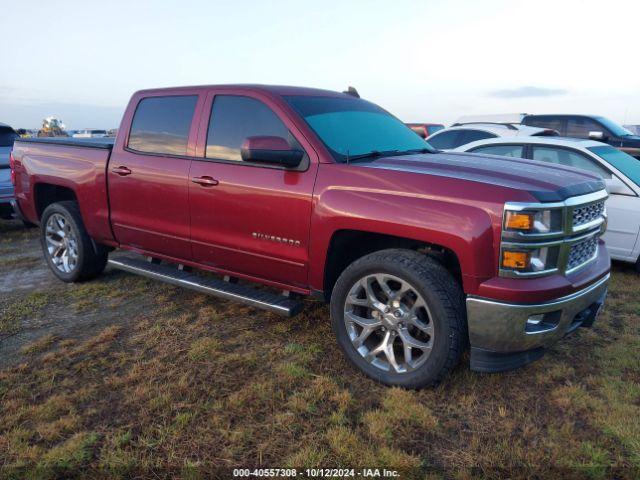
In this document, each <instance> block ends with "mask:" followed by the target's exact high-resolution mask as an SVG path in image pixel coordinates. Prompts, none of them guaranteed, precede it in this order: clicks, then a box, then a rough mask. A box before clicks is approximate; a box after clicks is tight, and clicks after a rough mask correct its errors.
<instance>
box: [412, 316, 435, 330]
mask: <svg viewBox="0 0 640 480" xmlns="http://www.w3.org/2000/svg"><path fill="white" fill-rule="evenodd" d="M408 323H410V324H411V325H413V326H414V327H416V328H418V329H420V330H422V331H423V332H424V333H427V334H429V335H432V334H433V325H432V324H431V322H429V323H425V322H423V321H422V320H420V319H419V318H418V317H417V316H416V315H414V316H412V317H410V318H409V320H408Z"/></svg>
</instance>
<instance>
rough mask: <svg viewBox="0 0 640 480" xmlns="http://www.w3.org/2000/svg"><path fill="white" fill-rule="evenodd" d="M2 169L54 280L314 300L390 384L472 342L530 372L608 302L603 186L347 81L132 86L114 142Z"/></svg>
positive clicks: (27, 153)
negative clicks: (403, 114)
mask: <svg viewBox="0 0 640 480" xmlns="http://www.w3.org/2000/svg"><path fill="white" fill-rule="evenodd" d="M11 168H12V171H13V175H12V178H14V180H15V186H16V197H17V209H18V210H19V211H20V212H21V214H22V215H23V216H24V218H25V219H26V220H27V221H29V222H33V223H37V224H39V225H40V226H41V231H42V234H41V235H42V246H43V251H44V255H45V258H46V260H47V262H48V264H49V266H50V268H51V270H52V271H53V273H54V274H55V275H56V276H57V277H58V278H60V279H61V280H63V281H67V282H75V281H81V280H87V279H90V278H93V277H95V276H97V275H98V274H100V273H101V272H102V270H103V269H104V268H105V266H106V265H108V264H109V265H111V266H112V267H114V268H118V269H123V270H126V271H129V272H134V273H137V274H141V275H146V276H148V277H151V278H155V279H158V280H163V281H167V282H170V283H173V284H176V285H182V286H185V287H188V288H192V289H195V290H198V291H202V292H207V293H210V294H213V295H217V296H220V297H223V298H226V299H233V300H236V301H240V302H244V303H246V304H249V305H252V306H255V307H261V308H265V309H268V310H271V311H274V312H278V313H281V314H284V315H294V314H295V313H297V312H298V311H299V309H300V308H301V301H300V298H301V296H302V295H312V296H315V297H316V298H318V299H321V300H325V301H328V302H330V312H331V322H332V328H333V330H334V332H335V335H336V337H337V340H338V344H339V346H340V348H341V349H342V350H343V352H344V354H345V355H346V357H347V358H348V359H349V360H350V361H351V362H353V364H355V365H356V366H357V367H358V368H360V369H361V370H362V371H364V372H365V373H366V374H368V375H369V376H371V377H373V378H374V379H376V380H378V381H381V382H383V383H386V384H390V385H401V386H404V387H411V388H415V387H422V386H425V385H433V384H435V383H437V382H438V381H439V380H441V379H442V378H443V377H444V376H445V375H446V374H447V372H448V371H449V370H450V369H451V368H452V367H453V366H454V365H456V363H457V362H458V361H459V358H460V355H461V353H462V352H463V350H464V349H465V348H467V346H470V348H471V355H470V363H471V368H472V369H474V370H478V371H500V370H505V369H508V368H514V367H518V366H521V365H524V364H525V363H527V362H530V361H532V360H534V359H536V358H538V357H539V356H541V355H542V353H543V351H544V349H545V348H546V347H547V346H549V345H550V344H552V343H553V342H555V341H556V340H558V339H559V338H561V337H562V336H564V335H565V334H566V333H568V332H570V331H572V330H574V329H575V328H577V327H579V326H590V325H591V324H592V323H593V321H594V319H595V318H596V316H597V314H598V312H599V311H600V308H601V306H602V305H603V302H604V298H605V295H606V290H607V282H608V279H609V269H610V261H609V256H608V254H607V250H606V249H605V248H603V243H602V241H601V239H600V236H601V234H602V232H603V230H604V228H605V225H606V212H605V209H604V201H605V198H606V192H605V189H604V184H603V182H602V180H601V179H599V178H598V177H596V176H595V175H591V174H589V173H586V172H581V171H579V170H575V169H573V168H569V167H562V166H556V167H549V166H545V165H544V164H542V163H539V162H536V161H532V160H520V159H519V160H517V161H514V160H512V159H509V158H506V157H497V156H484V155H472V154H465V153H446V154H444V153H439V152H437V151H435V150H434V149H432V148H431V147H430V146H429V144H428V143H426V142H425V141H424V140H423V139H422V138H420V137H419V136H418V135H417V134H416V133H415V132H413V131H411V129H409V128H408V127H406V126H405V125H403V124H402V122H400V121H399V120H398V119H397V118H395V117H394V116H392V115H390V114H389V113H388V112H386V111H385V110H383V109H381V108H380V107H378V106H376V105H374V104H372V103H370V102H367V101H365V100H362V99H360V98H358V97H357V94H355V92H353V91H350V92H348V93H347V94H344V93H336V92H330V91H324V90H316V89H307V88H296V87H274V86H259V85H236V86H203V87H181V88H165V89H157V90H146V91H140V92H137V93H135V94H134V95H133V97H132V99H131V101H130V103H129V105H128V108H127V110H126V112H125V115H124V118H123V120H122V123H121V126H120V129H119V130H118V135H117V137H116V139H115V141H113V140H111V139H91V140H85V141H82V140H79V139H78V140H75V139H63V140H56V139H19V140H17V141H16V144H15V148H14V151H13V155H12V158H11ZM114 248H120V249H125V250H129V251H133V252H136V253H139V254H141V256H140V257H139V259H138V258H135V256H134V257H133V258H132V257H131V256H124V257H123V256H115V257H112V258H111V259H109V258H108V256H109V252H110V251H112V250H113V249H114ZM192 268H197V269H202V270H208V271H211V272H214V273H216V274H219V276H216V275H209V276H206V275H205V276H203V275H195V274H193V273H191V272H190V270H191V269H192ZM238 279H242V280H243V281H242V282H238V281H237V280H238ZM251 282H253V283H257V284H263V285H266V286H268V287H272V288H271V289H269V288H268V287H267V288H259V289H256V288H254V287H251ZM276 289H277V290H276Z"/></svg>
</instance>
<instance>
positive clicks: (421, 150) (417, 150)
mask: <svg viewBox="0 0 640 480" xmlns="http://www.w3.org/2000/svg"><path fill="white" fill-rule="evenodd" d="M398 153H400V155H411V154H413V153H436V150H434V149H431V148H426V147H425V148H414V149H411V150H403V151H402V152H398Z"/></svg>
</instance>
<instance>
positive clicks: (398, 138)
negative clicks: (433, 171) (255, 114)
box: [284, 95, 435, 162]
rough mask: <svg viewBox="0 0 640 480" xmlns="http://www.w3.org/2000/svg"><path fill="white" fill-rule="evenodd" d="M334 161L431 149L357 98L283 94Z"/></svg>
mask: <svg viewBox="0 0 640 480" xmlns="http://www.w3.org/2000/svg"><path fill="white" fill-rule="evenodd" d="M284 99H285V100H286V101H287V103H289V105H291V107H292V108H293V109H294V110H295V111H296V112H298V113H299V114H300V115H301V116H302V117H303V118H304V120H305V121H306V122H307V124H308V125H309V126H310V127H311V129H312V130H313V131H314V132H315V133H316V134H317V135H318V137H320V140H322V142H323V143H324V144H325V146H326V147H327V148H328V149H329V150H330V151H331V154H332V155H333V157H334V158H335V159H336V161H338V162H346V161H347V157H354V156H357V155H366V154H368V153H370V152H393V151H398V152H405V151H410V150H424V149H426V150H429V151H434V152H435V150H434V149H433V148H432V147H431V146H430V145H429V144H428V143H427V142H425V141H424V140H423V139H422V138H420V136H418V134H417V133H415V132H414V131H413V130H411V129H410V128H409V127H407V126H406V125H405V124H404V123H402V122H401V121H400V120H398V119H397V118H396V117H394V116H393V115H391V114H390V113H388V112H387V111H385V110H383V109H382V108H380V107H378V106H377V105H374V104H373V103H370V102H367V101H365V100H361V99H359V98H347V97H313V96H304V95H291V96H285V97H284Z"/></svg>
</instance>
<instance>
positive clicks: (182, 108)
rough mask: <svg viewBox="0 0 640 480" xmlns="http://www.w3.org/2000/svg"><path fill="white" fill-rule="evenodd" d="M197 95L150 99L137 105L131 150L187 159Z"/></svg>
mask: <svg viewBox="0 0 640 480" xmlns="http://www.w3.org/2000/svg"><path fill="white" fill-rule="evenodd" d="M197 101H198V96H197V95H177V96H170V97H148V98H144V99H142V100H141V101H140V103H138V107H137V108H136V112H135V114H134V115H133V121H132V122H131V132H130V133H129V142H128V147H129V148H130V149H132V150H136V151H138V152H145V153H156V154H160V155H181V156H184V155H187V143H188V141H189V131H190V129H191V122H192V120H193V113H194V111H195V108H196V103H197Z"/></svg>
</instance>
